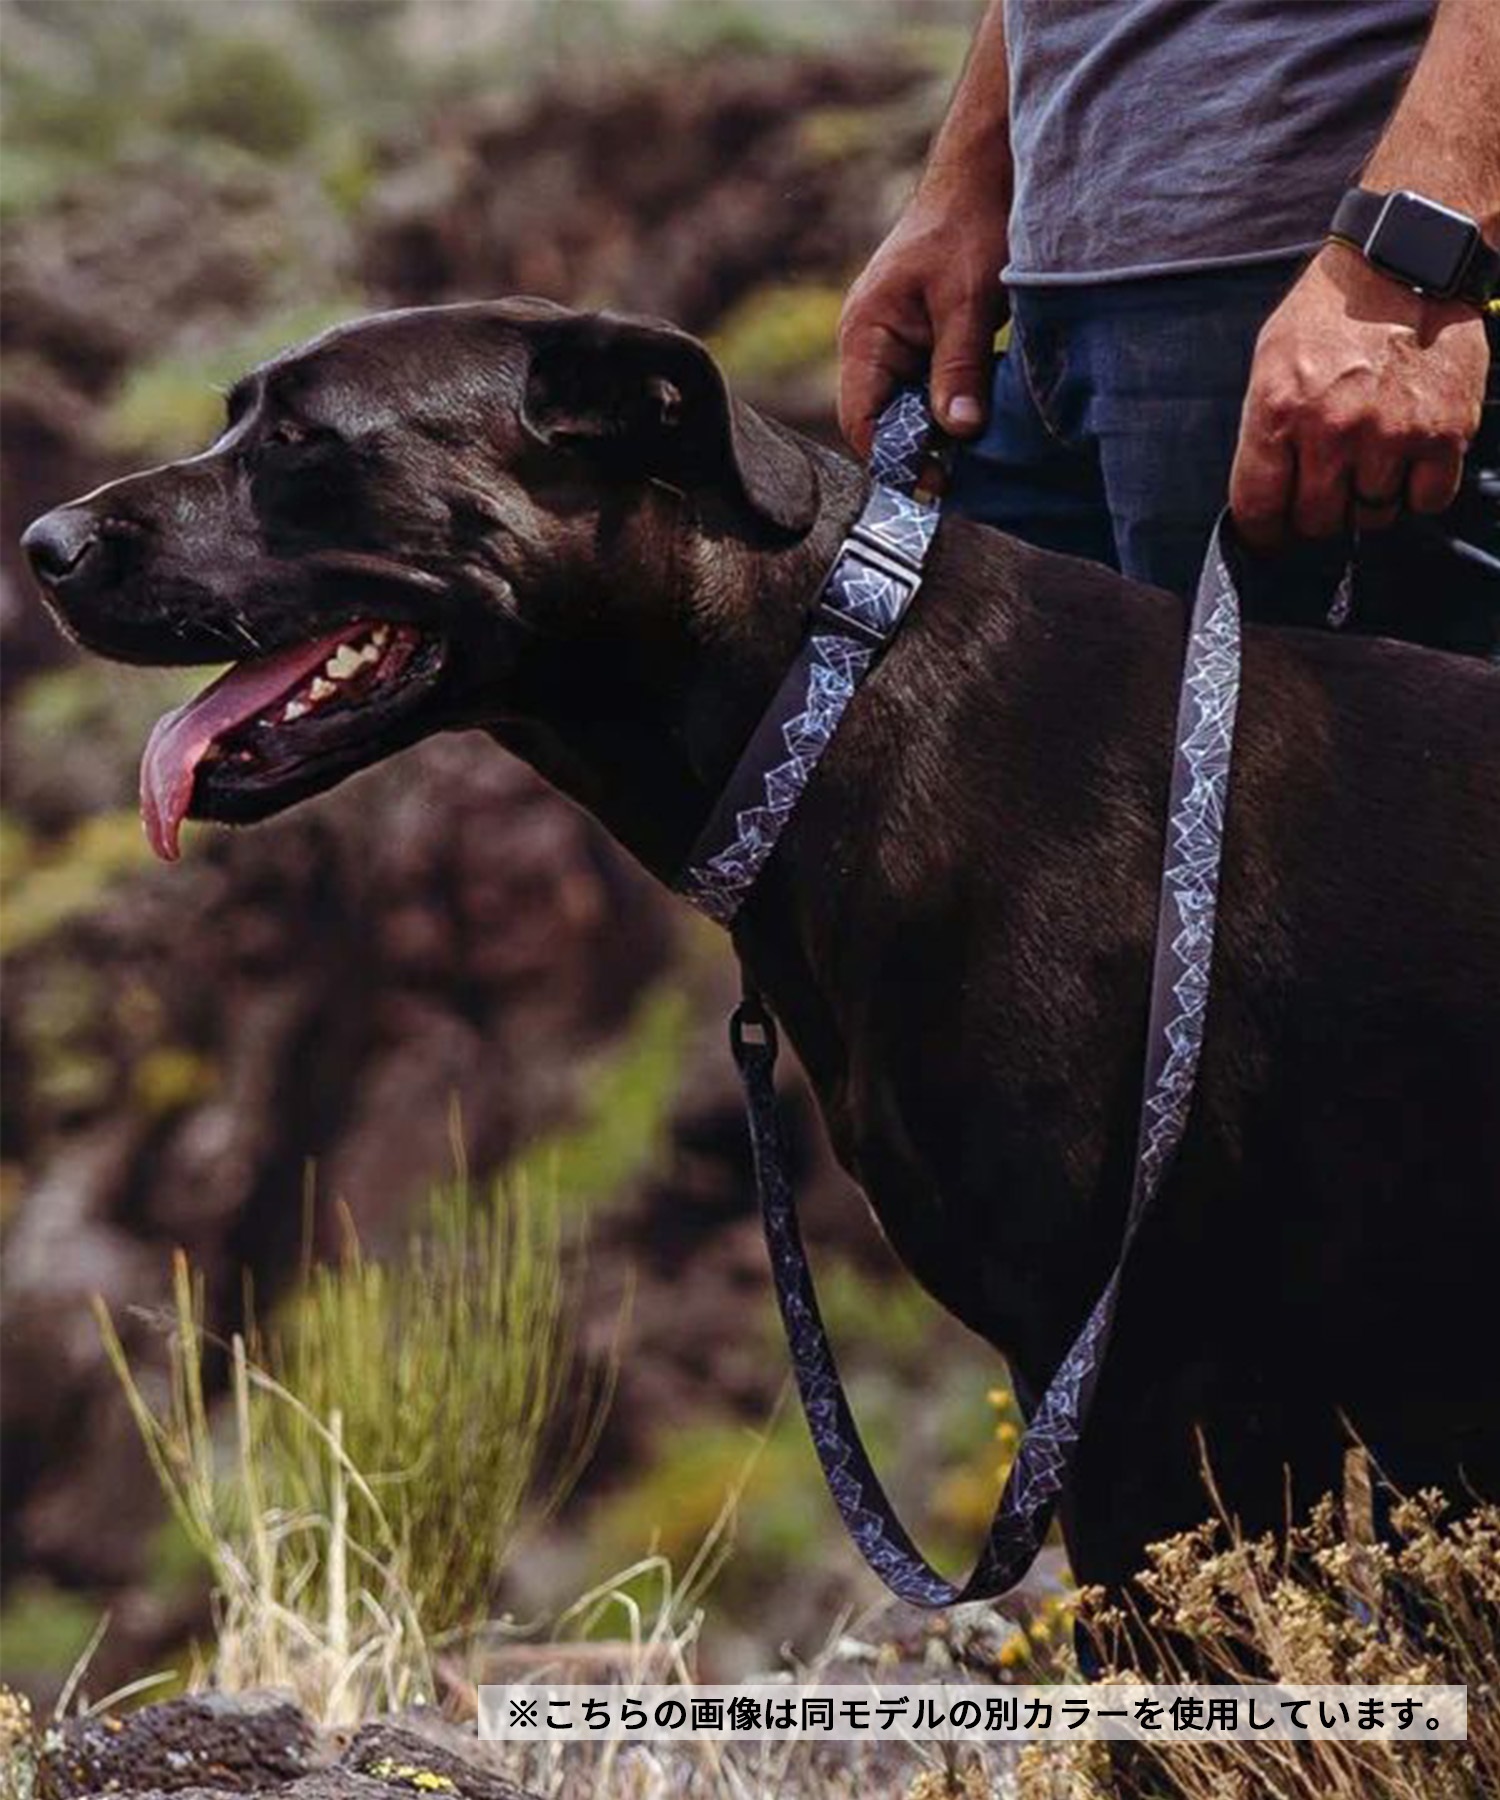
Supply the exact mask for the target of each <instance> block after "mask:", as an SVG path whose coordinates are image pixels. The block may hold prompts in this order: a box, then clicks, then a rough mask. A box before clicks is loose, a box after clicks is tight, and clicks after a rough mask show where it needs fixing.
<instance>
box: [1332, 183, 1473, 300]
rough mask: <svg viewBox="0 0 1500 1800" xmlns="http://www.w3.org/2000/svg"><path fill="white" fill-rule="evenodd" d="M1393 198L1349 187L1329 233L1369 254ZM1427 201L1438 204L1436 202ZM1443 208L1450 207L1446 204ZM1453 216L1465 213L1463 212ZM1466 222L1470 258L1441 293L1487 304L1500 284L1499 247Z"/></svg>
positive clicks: (1386, 268) (1395, 272)
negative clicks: (1471, 238) (1470, 229)
mask: <svg viewBox="0 0 1500 1800" xmlns="http://www.w3.org/2000/svg"><path fill="white" fill-rule="evenodd" d="M1390 198H1391V196H1390V195H1389V194H1377V193H1375V192H1374V191H1373V190H1372V189H1370V188H1363V187H1352V188H1350V189H1349V190H1348V192H1347V193H1346V194H1345V195H1344V197H1343V199H1342V200H1340V201H1339V203H1338V205H1337V207H1335V209H1334V214H1333V218H1332V220H1331V221H1330V222H1329V226H1328V235H1329V237H1331V238H1333V239H1335V240H1336V241H1337V242H1339V243H1341V244H1349V245H1352V246H1353V248H1354V249H1356V250H1358V251H1359V253H1360V255H1361V256H1364V257H1367V258H1368V256H1369V254H1370V246H1371V243H1372V242H1373V240H1374V238H1375V234H1376V231H1377V229H1378V227H1379V225H1380V222H1381V218H1382V216H1383V215H1384V213H1385V209H1386V205H1387V202H1388V201H1389V200H1390ZM1412 198H1414V199H1416V200H1418V201H1421V200H1422V196H1421V195H1420V194H1417V195H1413V196H1412ZM1427 204H1429V205H1434V206H1435V202H1428V203H1427ZM1442 210H1443V211H1444V212H1449V211H1451V209H1449V208H1447V207H1444V208H1443V209H1442ZM1453 216H1454V217H1455V218H1460V217H1462V215H1461V214H1455V215H1453ZM1466 222H1467V223H1468V224H1470V225H1471V226H1473V229H1474V241H1473V244H1472V246H1471V247H1470V250H1469V255H1468V259H1467V261H1466V262H1465V264H1464V267H1463V270H1462V272H1461V273H1460V274H1459V276H1458V279H1457V280H1456V281H1455V282H1454V283H1453V285H1452V286H1451V287H1450V288H1448V289H1447V290H1445V291H1444V293H1443V294H1442V295H1440V296H1439V297H1440V298H1442V299H1453V300H1467V301H1468V302H1469V303H1470V304H1471V305H1473V306H1480V307H1483V306H1486V305H1488V303H1489V301H1490V299H1491V297H1492V296H1493V294H1494V292H1495V289H1496V287H1497V286H1500V250H1497V249H1496V248H1495V247H1494V246H1493V245H1492V244H1490V243H1489V242H1488V241H1487V240H1486V239H1485V236H1484V233H1483V232H1482V231H1481V230H1480V229H1479V226H1478V224H1477V223H1476V222H1475V221H1474V220H1472V219H1470V220H1467V221H1466ZM1379 266H1380V269H1381V273H1382V274H1385V275H1390V276H1392V277H1393V278H1394V279H1395V280H1397V281H1400V280H1401V279H1402V276H1401V272H1400V270H1399V269H1394V268H1392V267H1391V266H1390V264H1389V263H1388V262H1382V263H1381V264H1380V265H1379ZM1406 285H1407V286H1408V287H1413V288H1416V290H1417V292H1419V293H1423V292H1427V291H1428V290H1426V289H1424V288H1422V287H1421V286H1420V285H1419V284H1418V283H1417V282H1415V281H1407V283H1406Z"/></svg>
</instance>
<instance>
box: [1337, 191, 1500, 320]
mask: <svg viewBox="0 0 1500 1800" xmlns="http://www.w3.org/2000/svg"><path fill="white" fill-rule="evenodd" d="M1328 235H1329V238H1330V240H1331V241H1333V242H1335V243H1340V244H1344V245H1346V246H1348V247H1349V248H1350V249H1352V250H1353V251H1354V252H1355V254H1356V255H1358V256H1360V257H1361V258H1362V259H1363V260H1364V262H1365V263H1367V264H1368V265H1369V267H1370V268H1371V269H1373V270H1375V271H1376V272H1378V273H1379V274H1381V275H1384V276H1386V277H1387V278H1388V279H1389V280H1391V281H1393V282H1395V283H1396V284H1398V285H1399V286H1402V287H1405V288H1407V289H1409V290H1410V291H1411V292H1413V293H1415V294H1419V295H1422V296H1424V297H1428V298H1432V299H1437V300H1456V301H1461V302H1463V303H1465V304H1467V305H1469V306H1470V307H1472V308H1474V309H1476V310H1478V311H1481V312H1482V311H1483V310H1484V309H1485V307H1486V306H1487V304H1488V302H1489V300H1490V299H1491V297H1492V295H1493V294H1494V292H1495V289H1496V285H1497V282H1500V251H1497V250H1496V249H1495V248H1494V246H1493V245H1492V244H1491V243H1490V242H1489V241H1488V240H1487V239H1486V237H1485V234H1484V230H1483V227H1482V225H1481V223H1480V221H1479V220H1478V219H1477V218H1475V217H1473V216H1472V215H1471V214H1468V213H1465V212H1463V211H1461V210H1459V209H1458V208H1455V207H1452V206H1448V205H1445V204H1444V203H1443V202H1441V201H1438V200H1434V199H1432V198H1430V197H1429V196H1428V195H1426V194H1424V193H1420V192H1417V191H1415V190H1413V189H1411V188H1394V189H1390V190H1389V191H1387V190H1385V189H1381V188H1376V187H1373V186H1368V185H1363V184H1362V185H1361V186H1358V187H1352V188H1350V189H1349V190H1348V192H1347V193H1345V195H1344V196H1343V198H1342V199H1341V200H1340V201H1339V204H1338V206H1337V207H1336V208H1335V210H1334V215H1333V218H1332V219H1331V221H1330V222H1329V227H1328Z"/></svg>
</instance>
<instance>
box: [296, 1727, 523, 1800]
mask: <svg viewBox="0 0 1500 1800" xmlns="http://www.w3.org/2000/svg"><path fill="white" fill-rule="evenodd" d="M460 1744H462V1745H463V1749H462V1750H460V1749H459V1748H458V1746H459V1745H460ZM445 1746H446V1747H445ZM487 1752H488V1746H487V1745H485V1744H482V1743H481V1742H480V1740H479V1739H478V1738H477V1737H474V1736H471V1735H469V1733H467V1732H460V1731H458V1730H457V1729H456V1728H454V1727H452V1726H448V1727H443V1726H442V1724H441V1721H438V1722H437V1729H435V1730H432V1731H428V1730H426V1729H423V1730H416V1729H413V1728H412V1722H411V1719H410V1717H409V1716H408V1717H406V1718H405V1719H404V1720H403V1722H402V1723H401V1724H389V1723H378V1724H372V1725H364V1726H361V1728H360V1729H359V1730H358V1731H357V1732H356V1733H355V1735H354V1738H353V1741H352V1742H351V1743H350V1745H349V1747H348V1749H347V1750H345V1752H344V1754H343V1755H342V1756H341V1757H340V1758H339V1768H340V1770H341V1771H343V1770H348V1771H352V1772H353V1773H355V1774H358V1775H363V1776H366V1777H367V1778H369V1779H370V1780H372V1781H377V1782H379V1783H380V1784H381V1786H382V1787H383V1788H384V1789H385V1790H386V1791H387V1792H390V1791H393V1790H394V1791H398V1792H404V1793H411V1794H428V1795H443V1794H446V1795H448V1796H450V1800H452V1797H453V1796H455V1795H456V1796H457V1797H458V1800H535V1796H534V1795H532V1794H530V1793H529V1792H528V1791H527V1790H526V1789H524V1788H518V1787H517V1786H516V1785H515V1783H514V1782H511V1781H507V1780H506V1779H505V1778H504V1777H503V1776H501V1775H499V1774H497V1773H495V1772H494V1771H493V1770H491V1769H488V1768H485V1767H484V1766H483V1760H485V1759H486V1757H487ZM294 1792H297V1793H298V1795H299V1800H300V1795H301V1789H300V1788H299V1789H297V1790H294Z"/></svg>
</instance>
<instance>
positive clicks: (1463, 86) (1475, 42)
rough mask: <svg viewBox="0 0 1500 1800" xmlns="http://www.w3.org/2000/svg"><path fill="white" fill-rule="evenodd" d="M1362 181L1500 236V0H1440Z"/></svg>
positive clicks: (1491, 236) (1489, 234)
mask: <svg viewBox="0 0 1500 1800" xmlns="http://www.w3.org/2000/svg"><path fill="white" fill-rule="evenodd" d="M1363 180H1364V184H1365V186H1366V187H1370V188H1374V189H1377V190H1378V191H1380V192H1387V191H1389V190H1390V189H1393V188H1410V189H1411V190H1412V191H1413V192H1414V193H1418V194H1422V195H1423V196H1425V197H1426V198H1427V199H1429V200H1437V201H1440V202H1441V203H1442V204H1443V205H1444V206H1451V207H1454V208H1456V209H1457V210H1458V211H1459V212H1465V213H1468V214H1469V215H1470V217H1471V218H1475V219H1477V220H1478V221H1479V223H1480V225H1481V226H1482V227H1483V229H1484V231H1485V233H1486V235H1487V236H1488V237H1489V238H1490V239H1491V241H1495V240H1496V238H1497V237H1500V0H1440V4H1439V6H1438V9H1437V15H1436V17H1435V18H1434V20H1433V25H1432V32H1431V35H1430V36H1429V37H1428V40H1427V46H1426V48H1425V49H1424V50H1423V52H1422V55H1421V58H1420V60H1419V61H1418V63H1417V66H1416V69H1415V70H1414V71H1413V73H1412V78H1411V80H1410V82H1409V83H1408V84H1407V89H1406V92H1405V94H1404V95H1403V96H1402V99H1401V104H1400V105H1399V106H1398V107H1397V108H1396V111H1395V113H1394V115H1393V116H1392V118H1391V122H1390V124H1389V125H1388V126H1387V127H1386V131H1385V135H1384V136H1383V137H1382V138H1381V140H1380V143H1379V145H1378V146H1377V147H1376V150H1375V153H1374V155H1373V156H1372V157H1371V158H1370V161H1369V163H1368V164H1367V166H1366V168H1365V172H1364V177H1363Z"/></svg>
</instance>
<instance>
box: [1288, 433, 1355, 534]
mask: <svg viewBox="0 0 1500 1800" xmlns="http://www.w3.org/2000/svg"><path fill="white" fill-rule="evenodd" d="M1296 455H1297V485H1296V490H1295V492H1294V493H1293V495H1292V529H1293V530H1294V531H1295V532H1296V533H1297V535H1298V537H1305V538H1331V537H1337V536H1338V535H1339V533H1340V532H1341V531H1346V530H1347V529H1348V526H1349V517H1350V508H1351V507H1352V505H1353V503H1354V468H1353V465H1352V463H1351V462H1350V459H1349V454H1348V452H1347V451H1346V450H1344V449H1343V448H1342V447H1340V446H1339V445H1337V444H1330V443H1327V442H1324V441H1320V440H1319V439H1316V438H1315V439H1313V440H1312V441H1311V442H1309V441H1308V440H1307V439H1306V438H1303V439H1301V440H1299V442H1298V444H1297V451H1296Z"/></svg>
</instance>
